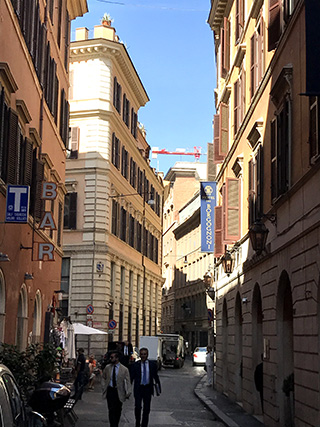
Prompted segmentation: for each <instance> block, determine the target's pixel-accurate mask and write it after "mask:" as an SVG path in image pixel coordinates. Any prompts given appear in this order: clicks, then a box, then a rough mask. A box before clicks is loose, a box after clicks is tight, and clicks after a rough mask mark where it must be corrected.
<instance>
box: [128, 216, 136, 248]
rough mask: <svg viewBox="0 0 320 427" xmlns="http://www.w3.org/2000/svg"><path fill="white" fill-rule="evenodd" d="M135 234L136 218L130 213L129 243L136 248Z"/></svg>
mask: <svg viewBox="0 0 320 427" xmlns="http://www.w3.org/2000/svg"><path fill="white" fill-rule="evenodd" d="M134 236H135V219H134V217H133V216H132V215H131V214H130V215H129V245H130V246H131V247H132V248H134Z"/></svg>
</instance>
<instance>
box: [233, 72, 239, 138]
mask: <svg viewBox="0 0 320 427" xmlns="http://www.w3.org/2000/svg"><path fill="white" fill-rule="evenodd" d="M239 92H240V84H239V80H236V81H235V83H234V85H233V131H234V135H236V133H237V132H238V128H239V125H240V93H239Z"/></svg>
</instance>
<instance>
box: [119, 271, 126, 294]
mask: <svg viewBox="0 0 320 427" xmlns="http://www.w3.org/2000/svg"><path fill="white" fill-rule="evenodd" d="M125 286H126V269H125V267H121V275H120V298H122V299H124V294H125Z"/></svg>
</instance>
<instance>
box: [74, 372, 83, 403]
mask: <svg viewBox="0 0 320 427" xmlns="http://www.w3.org/2000/svg"><path fill="white" fill-rule="evenodd" d="M83 389H84V372H83V371H80V372H78V375H77V378H76V379H75V381H74V394H75V397H76V398H77V399H80V400H81V398H82V393H83Z"/></svg>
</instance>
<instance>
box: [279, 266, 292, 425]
mask: <svg viewBox="0 0 320 427" xmlns="http://www.w3.org/2000/svg"><path fill="white" fill-rule="evenodd" d="M277 337H278V342H277V352H278V382H277V393H278V399H277V400H278V405H279V418H280V425H282V426H284V427H293V426H294V397H293V396H294V390H293V389H294V377H293V373H294V364H293V306H292V292H291V285H290V279H289V276H288V273H287V272H286V271H283V272H282V273H281V275H280V279H279V286H278V297H277Z"/></svg>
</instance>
